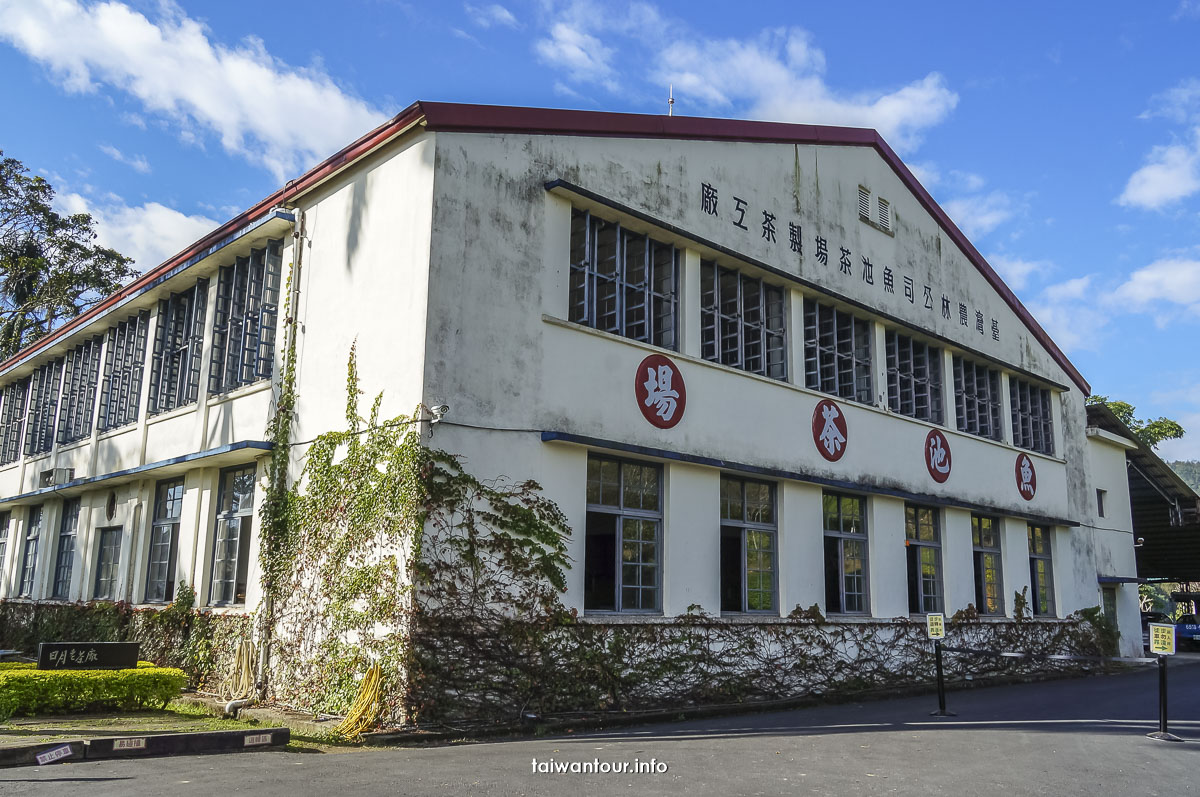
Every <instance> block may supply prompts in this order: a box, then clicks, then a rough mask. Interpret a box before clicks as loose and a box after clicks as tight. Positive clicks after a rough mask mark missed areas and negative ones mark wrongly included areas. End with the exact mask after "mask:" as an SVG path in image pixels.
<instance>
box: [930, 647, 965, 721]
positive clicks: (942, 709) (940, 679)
mask: <svg viewBox="0 0 1200 797" xmlns="http://www.w3.org/2000/svg"><path fill="white" fill-rule="evenodd" d="M933 657H934V664H935V665H936V667H937V692H938V710H937V711H931V712H929V716H931V717H955V716H958V715H957V714H955V713H954V712H953V711H947V710H946V678H945V675H944V673H943V671H942V640H940V639H935V640H933Z"/></svg>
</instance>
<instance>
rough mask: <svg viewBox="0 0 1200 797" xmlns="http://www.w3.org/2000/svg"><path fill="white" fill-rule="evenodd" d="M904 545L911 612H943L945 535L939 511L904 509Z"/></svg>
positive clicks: (925, 507)
mask: <svg viewBox="0 0 1200 797" xmlns="http://www.w3.org/2000/svg"><path fill="white" fill-rule="evenodd" d="M904 545H905V550H906V551H907V558H908V610H909V611H910V612H912V613H913V614H929V613H930V612H940V611H942V535H941V529H940V522H939V516H938V511H937V510H936V509H934V508H933V507H930V506H917V505H915V504H905V505H904Z"/></svg>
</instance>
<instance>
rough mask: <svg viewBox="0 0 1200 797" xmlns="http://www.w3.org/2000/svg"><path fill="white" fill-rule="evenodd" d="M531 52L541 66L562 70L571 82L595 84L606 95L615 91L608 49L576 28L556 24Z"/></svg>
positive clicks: (610, 54)
mask: <svg viewBox="0 0 1200 797" xmlns="http://www.w3.org/2000/svg"><path fill="white" fill-rule="evenodd" d="M534 50H535V51H536V52H537V54H538V57H539V58H541V60H542V62H543V63H546V64H548V65H550V66H556V67H562V68H564V69H566V71H567V72H568V73H569V74H570V76H571V79H572V80H576V81H579V82H580V83H599V84H600V85H602V86H604V87H605V88H607V89H609V90H610V91H614V90H616V87H617V84H616V81H615V80H614V79H613V78H614V75H615V73H614V71H613V68H612V65H611V63H610V60H611V59H612V56H613V50H612V48H611V47H607V46H605V45H604V43H603V42H601V41H600V40H599V39H597V38H596V37H595V36H592V35H590V34H588V33H585V32H584V31H583V30H582V29H581V28H579V27H578V26H575V25H572V24H570V23H567V22H556V23H555V24H554V25H553V26H551V28H550V37H549V38H544V39H538V41H537V42H535V43H534Z"/></svg>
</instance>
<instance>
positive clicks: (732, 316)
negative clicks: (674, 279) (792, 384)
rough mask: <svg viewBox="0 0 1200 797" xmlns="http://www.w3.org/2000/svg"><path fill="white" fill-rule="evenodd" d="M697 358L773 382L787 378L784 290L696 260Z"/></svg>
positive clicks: (754, 278) (710, 263) (755, 278)
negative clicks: (698, 287) (697, 302)
mask: <svg viewBox="0 0 1200 797" xmlns="http://www.w3.org/2000/svg"><path fill="white" fill-rule="evenodd" d="M700 340H701V343H700V353H701V355H702V356H703V357H704V359H706V360H711V361H712V362H717V363H722V364H723V365H731V366H733V367H734V368H741V369H742V370H743V371H750V372H751V373H755V374H762V375H763V376H769V377H771V378H772V379H787V348H786V340H787V338H786V335H785V333H784V301H783V289H782V288H779V287H777V286H774V285H767V284H765V283H764V282H763V281H762V280H761V279H758V278H757V277H748V276H746V275H745V274H742V273H741V272H738V271H733V270H731V269H727V268H722V267H720V266H718V265H717V264H716V263H713V262H711V261H707V260H701V261H700Z"/></svg>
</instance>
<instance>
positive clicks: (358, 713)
mask: <svg viewBox="0 0 1200 797" xmlns="http://www.w3.org/2000/svg"><path fill="white" fill-rule="evenodd" d="M379 682H380V671H379V665H378V664H372V665H371V666H370V668H368V669H367V674H366V676H365V677H364V678H363V681H362V684H360V685H359V687H358V694H357V695H355V697H354V702H353V703H352V704H351V705H350V711H348V712H347V713H346V719H344V720H342V721H341V723H339V724H338V726H337V727H336V728H334V729H333V732H334V733H335V734H337V735H338V736H341V737H342V738H343V739H349V740H351V741H353V740H354V739H357V738H358V737H360V736H362V734H363V732H364V731H369V730H371V728H374V727H375V725H376V723H377V722H378V721H379V712H380V709H381V706H380V699H381V695H380V691H379Z"/></svg>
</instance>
